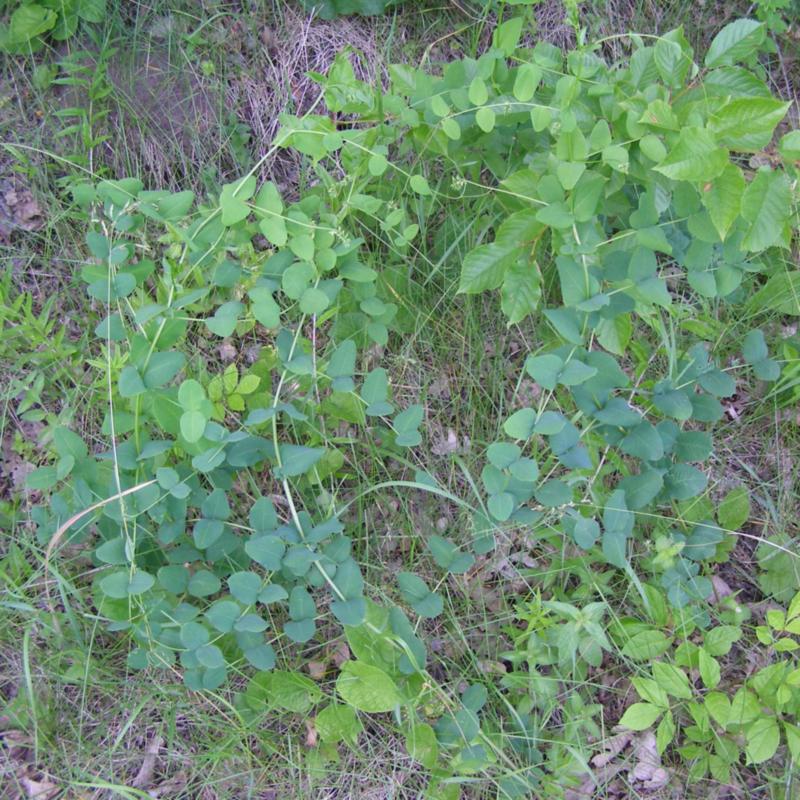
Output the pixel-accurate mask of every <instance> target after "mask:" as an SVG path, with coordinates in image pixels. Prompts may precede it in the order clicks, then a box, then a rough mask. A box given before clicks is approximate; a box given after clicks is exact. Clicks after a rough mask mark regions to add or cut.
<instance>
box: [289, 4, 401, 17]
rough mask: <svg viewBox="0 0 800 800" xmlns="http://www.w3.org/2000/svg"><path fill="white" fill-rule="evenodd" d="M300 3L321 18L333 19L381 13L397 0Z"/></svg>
mask: <svg viewBox="0 0 800 800" xmlns="http://www.w3.org/2000/svg"><path fill="white" fill-rule="evenodd" d="M300 3H301V5H302V6H303V8H304V9H305V10H306V11H313V12H314V13H316V14H318V15H319V17H320V18H321V19H334V18H335V17H339V16H342V15H344V14H362V15H370V14H383V13H384V12H385V11H387V10H388V9H390V8H391V7H392V6H394V5H395V4H397V3H398V0H300Z"/></svg>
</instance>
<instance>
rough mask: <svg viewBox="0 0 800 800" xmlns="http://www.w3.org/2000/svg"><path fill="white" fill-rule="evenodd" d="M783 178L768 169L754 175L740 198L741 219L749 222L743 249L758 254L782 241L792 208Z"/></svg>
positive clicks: (786, 182)
mask: <svg viewBox="0 0 800 800" xmlns="http://www.w3.org/2000/svg"><path fill="white" fill-rule="evenodd" d="M791 196H792V195H791V189H790V188H789V182H788V179H787V178H786V176H785V175H784V174H783V173H780V172H774V171H772V170H771V169H769V168H766V167H765V168H762V169H760V170H759V171H758V173H756V177H755V178H753V180H752V182H751V183H750V185H749V186H748V187H747V188H746V189H745V191H744V194H743V195H742V210H741V214H742V217H743V218H744V219H745V220H747V222H748V223H750V225H749V228H748V230H747V233H746V234H745V237H744V240H743V241H742V247H743V248H744V249H745V250H749V251H751V252H760V251H761V250H766V249H767V248H768V247H772V246H773V245H775V244H778V243H780V242H781V240H782V237H783V232H784V228H785V226H786V222H787V220H788V219H789V214H790V206H791Z"/></svg>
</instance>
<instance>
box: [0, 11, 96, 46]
mask: <svg viewBox="0 0 800 800" xmlns="http://www.w3.org/2000/svg"><path fill="white" fill-rule="evenodd" d="M105 16H106V0H38V2H24V1H23V2H21V3H20V4H19V5H18V6H17V8H16V9H15V10H14V11H13V13H12V14H11V17H10V19H9V21H8V24H7V25H3V26H2V27H0V50H3V51H5V52H6V53H13V54H23V55H24V54H27V53H35V52H36V51H38V50H41V49H42V47H43V46H44V43H45V37H51V38H52V39H53V40H54V41H56V42H62V41H64V40H66V39H69V38H71V37H72V36H74V35H75V32H76V31H77V30H78V26H79V25H80V23H81V22H89V23H99V22H102V21H103V20H104V19H105Z"/></svg>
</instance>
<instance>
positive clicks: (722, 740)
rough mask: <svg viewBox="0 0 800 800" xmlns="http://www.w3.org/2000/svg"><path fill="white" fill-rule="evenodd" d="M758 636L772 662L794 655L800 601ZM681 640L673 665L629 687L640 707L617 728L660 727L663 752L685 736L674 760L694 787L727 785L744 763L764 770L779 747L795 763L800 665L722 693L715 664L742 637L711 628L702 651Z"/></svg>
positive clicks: (772, 668)
mask: <svg viewBox="0 0 800 800" xmlns="http://www.w3.org/2000/svg"><path fill="white" fill-rule="evenodd" d="M755 632H756V635H757V637H758V641H759V642H760V643H761V644H762V645H765V646H766V647H768V648H770V650H771V651H772V652H773V653H775V654H779V653H785V652H794V651H795V650H797V648H798V647H800V644H798V642H797V641H796V639H795V638H793V637H794V636H796V635H797V634H798V633H800V594H798V595H795V597H794V599H793V600H792V602H791V604H790V605H789V609H788V611H781V610H777V609H773V610H770V611H768V612H767V625H760V626H758V627H757V628H756V631H755ZM684 636H686V639H685V641H684V642H683V643H682V644H681V645H679V646H678V647H677V648H676V650H675V663H669V662H666V661H657V662H655V663H654V664H653V666H652V671H651V677H635V678H633V679H632V683H633V685H634V688H635V689H636V693H637V694H638V695H639V697H640V698H641V700H642V702H638V703H634V704H633V705H631V706H629V707H628V709H627V710H626V711H625V714H624V715H623V717H622V719H620V724H621V725H623V726H625V727H627V728H629V729H631V730H636V731H639V730H644V729H647V728H650V727H652V726H654V725H655V723H656V722H657V721H659V720H660V721H659V722H658V726H657V733H656V741H657V746H658V749H659V751H660V752H663V751H664V750H665V749H666V748H667V746H668V745H669V744H670V743H671V742H672V741H673V740H676V739H678V738H679V737H680V736H681V735H682V737H683V742H684V743H683V744H682V745H681V746H680V747H679V748H678V752H679V753H680V755H681V756H682V757H683V758H684V759H686V760H687V761H689V762H690V768H689V776H690V779H691V780H693V781H698V780H701V779H702V778H704V777H705V776H706V774H707V773H709V772H710V773H711V775H712V777H713V778H714V779H715V780H717V781H720V782H722V783H730V782H731V772H732V770H733V769H735V768H737V767H738V765H739V764H740V760H741V758H742V756H744V757H745V760H746V763H747V764H749V765H753V764H761V763H763V762H765V761H768V760H769V759H771V758H772V757H773V756H774V755H775V753H776V751H777V750H778V748H779V747H780V745H781V741H783V742H784V743H785V744H786V746H787V748H788V751H789V755H790V758H791V759H793V760H794V761H797V760H798V758H800V727H798V721H799V719H798V717H799V715H800V706H798V703H797V686H798V685H800V666H798V664H797V662H796V661H794V660H791V659H783V660H777V661H774V662H773V663H771V664H769V665H768V666H764V667H762V668H761V669H759V670H758V671H757V672H755V673H754V674H753V675H752V676H750V677H749V678H748V679H747V680H746V681H745V683H744V684H743V685H741V686H721V684H720V680H721V668H720V663H719V658H720V657H723V656H725V655H727V654H728V653H729V652H730V650H731V647H732V646H733V645H734V643H735V642H737V641H738V640H739V639H740V638H741V636H742V630H741V629H740V628H739V627H738V626H733V625H720V626H717V627H713V628H709V629H708V630H706V631H705V632H704V635H703V642H702V644H699V645H698V644H696V643H695V642H693V641H691V640H690V639H689V638H688V635H687V634H686V633H684ZM765 655H767V656H768V657H769V654H765ZM687 671H688V672H687ZM694 675H698V676H699V679H700V681H701V683H702V686H703V690H704V691H703V692H702V693H701V692H700V691H698V689H697V687H696V686H695V685H694V681H695V680H696V679H695V678H694ZM720 689H723V690H724V691H720ZM676 720H677V721H676ZM689 722H691V724H688V723H689Z"/></svg>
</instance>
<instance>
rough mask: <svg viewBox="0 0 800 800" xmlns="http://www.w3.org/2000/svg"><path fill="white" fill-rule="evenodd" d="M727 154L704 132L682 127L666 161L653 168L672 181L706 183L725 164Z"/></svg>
mask: <svg viewBox="0 0 800 800" xmlns="http://www.w3.org/2000/svg"><path fill="white" fill-rule="evenodd" d="M728 163H729V162H728V151H727V150H725V148H724V147H720V146H719V145H718V144H717V142H716V140H715V139H714V137H713V135H712V134H711V133H710V132H709V131H708V130H706V129H705V128H698V127H685V128H682V129H681V132H680V134H679V135H678V141H677V142H676V143H675V145H674V146H673V147H672V149H671V150H670V151H669V154H668V155H667V157H666V158H665V159H664V160H663V161H662V162H661V163H660V164H658V165H657V166H655V167H653V169H654V170H655V171H656V172H660V173H661V174H662V175H665V176H666V177H667V178H671V179H672V180H674V181H696V182H699V181H710V180H713V179H714V178H716V177H717V176H718V175H720V174H721V173H722V171H723V170H724V169H725V167H726V166H727V164H728Z"/></svg>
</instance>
